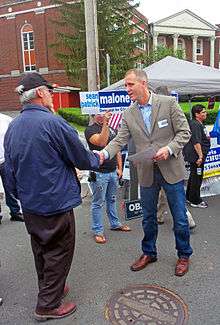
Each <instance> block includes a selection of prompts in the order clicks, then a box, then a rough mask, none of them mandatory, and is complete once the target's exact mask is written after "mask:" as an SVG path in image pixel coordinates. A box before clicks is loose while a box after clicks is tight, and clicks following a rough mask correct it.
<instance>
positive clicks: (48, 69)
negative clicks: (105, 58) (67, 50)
mask: <svg viewBox="0 0 220 325" xmlns="http://www.w3.org/2000/svg"><path fill="white" fill-rule="evenodd" d="M57 15H58V12H57V9H56V6H54V5H50V3H49V1H48V0H41V1H29V0H26V1H24V0H23V1H19V0H4V1H0V90H1V91H0V111H3V110H15V109H18V108H19V102H18V96H17V94H15V92H14V89H15V87H16V85H17V82H18V80H19V78H20V76H21V74H22V73H24V72H28V71H37V72H39V73H41V74H43V75H44V76H45V78H46V79H48V80H49V81H50V82H52V83H54V82H55V83H58V84H59V85H62V86H66V85H70V82H69V80H68V78H67V77H66V74H65V72H64V69H63V67H62V65H61V64H60V63H59V62H58V61H57V60H56V59H55V57H54V53H53V50H52V49H51V48H50V47H48V44H49V43H51V42H53V41H54V39H55V33H56V30H55V26H54V24H52V22H51V17H53V18H55V17H56V16H57Z"/></svg>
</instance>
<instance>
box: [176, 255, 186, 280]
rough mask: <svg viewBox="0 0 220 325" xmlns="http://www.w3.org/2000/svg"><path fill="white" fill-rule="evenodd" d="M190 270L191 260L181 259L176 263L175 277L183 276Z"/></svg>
mask: <svg viewBox="0 0 220 325" xmlns="http://www.w3.org/2000/svg"><path fill="white" fill-rule="evenodd" d="M188 270H189V259H188V258H179V259H178V260H177V263H176V268H175V275H176V276H183V275H184V274H186V273H187V272H188Z"/></svg>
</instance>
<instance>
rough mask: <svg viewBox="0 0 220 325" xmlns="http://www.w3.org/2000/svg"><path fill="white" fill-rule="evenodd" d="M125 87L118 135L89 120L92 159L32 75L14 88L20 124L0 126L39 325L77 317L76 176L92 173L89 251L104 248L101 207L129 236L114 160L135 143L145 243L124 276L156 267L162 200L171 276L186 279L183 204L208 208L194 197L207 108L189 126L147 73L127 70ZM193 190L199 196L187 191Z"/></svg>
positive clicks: (104, 121)
mask: <svg viewBox="0 0 220 325" xmlns="http://www.w3.org/2000/svg"><path fill="white" fill-rule="evenodd" d="M124 81H125V88H126V90H127V92H128V95H129V96H130V98H131V100H132V104H131V106H130V107H129V108H128V109H127V110H126V111H125V112H124V113H123V118H122V124H121V127H120V128H119V130H118V132H117V134H116V132H115V131H114V130H112V129H111V128H110V127H109V125H108V121H109V119H110V116H111V113H109V112H106V113H105V114H104V115H95V116H94V117H93V123H92V124H91V125H89V126H88V127H87V128H86V130H85V137H86V140H87V142H88V145H89V149H86V148H85V146H84V145H83V144H82V142H81V141H80V139H79V137H78V134H77V132H76V131H75V129H74V128H72V127H71V126H70V125H69V124H68V123H67V122H66V121H65V120H63V119H62V118H61V117H59V116H57V115H55V114H53V113H54V110H53V100H52V91H53V87H52V86H51V85H50V84H49V83H48V82H47V81H46V80H45V79H44V78H43V77H42V76H41V75H39V74H37V73H29V74H27V75H25V76H24V77H23V79H22V80H21V81H20V83H19V85H18V87H17V88H16V91H17V92H18V94H19V97H20V102H21V104H22V109H21V114H19V116H18V117H16V118H15V119H14V120H13V121H11V120H9V119H7V118H6V117H3V118H2V119H1V121H4V119H5V121H4V122H1V123H4V124H5V127H4V134H3V133H2V134H1V141H2V143H3V138H4V150H3V147H2V149H1V151H0V152H1V177H2V181H3V185H4V189H5V194H6V204H7V205H8V207H9V209H10V214H11V220H15V221H24V223H25V226H26V229H27V232H28V233H29V235H30V240H31V247H32V252H33V256H34V261H35V268H36V272H37V276H38V287H39V292H38V297H37V305H36V309H35V312H34V317H35V319H36V320H39V321H44V320H47V319H55V318H62V317H65V316H68V315H70V314H71V313H73V312H74V311H75V310H76V304H75V303H74V302H63V297H64V296H66V295H67V293H68V292H69V290H70V288H69V286H68V285H67V283H66V278H67V276H68V273H69V270H70V266H71V262H72V258H73V254H74V246H75V221H74V211H73V209H74V208H75V207H77V206H78V205H80V204H81V197H80V183H79V180H78V177H77V172H76V168H77V169H79V170H90V186H91V189H92V194H93V195H92V202H91V230H92V233H93V235H94V240H95V242H96V243H97V244H105V243H106V237H105V234H104V226H103V207H104V204H106V212H107V216H108V219H109V223H110V229H111V230H113V231H122V232H128V231H130V230H131V229H130V227H128V226H127V225H124V224H122V223H121V221H120V219H119V217H118V213H117V208H116V201H117V187H118V178H120V177H121V176H122V159H121V153H120V152H121V149H122V148H123V147H124V146H125V145H126V144H129V143H131V141H132V143H133V145H134V147H135V152H136V153H142V152H144V151H145V150H147V149H148V148H149V147H153V148H154V151H155V153H154V155H153V156H152V157H151V159H146V160H142V161H138V162H137V163H136V164H135V167H136V170H137V175H138V183H139V185H140V196H141V205H142V210H143V220H142V227H143V231H144V237H143V239H142V241H141V247H142V254H141V255H140V257H139V258H138V259H137V260H136V261H135V262H134V263H133V264H132V265H131V267H130V269H131V270H132V271H139V270H142V269H143V268H145V267H147V265H148V264H149V263H153V262H156V261H157V246H156V241H157V235H158V223H160V222H161V223H163V222H164V220H162V219H161V220H160V219H159V218H158V199H159V195H160V196H163V198H160V199H159V203H160V201H161V200H162V199H163V200H165V202H166V203H165V204H166V209H164V210H165V211H167V210H168V207H169V209H170V212H171V214H172V217H173V232H174V236H175V246H176V250H177V257H178V258H177V262H176V267H175V275H176V276H183V275H185V274H186V273H187V272H188V269H189V264H190V256H191V255H192V253H193V250H192V247H191V245H190V228H193V227H194V226H195V223H193V222H194V221H192V220H193V219H190V217H189V211H188V210H187V208H186V198H187V200H188V201H189V202H190V205H191V206H192V207H199V208H204V207H207V204H206V203H205V202H204V201H203V200H202V199H201V197H200V187H201V180H202V175H203V169H204V161H205V158H206V155H207V152H208V149H209V146H210V141H209V140H208V137H207V135H206V134H205V131H204V127H203V121H204V120H205V117H206V113H205V108H204V107H203V106H202V105H196V106H195V107H193V110H192V116H193V119H192V121H191V122H190V125H189V123H188V121H187V119H186V117H185V115H184V113H183V111H182V110H181V108H180V106H179V105H178V104H177V102H176V100H175V98H173V97H171V96H165V95H160V94H155V93H153V92H151V91H150V90H149V88H148V80H147V75H146V73H145V72H144V71H143V70H139V69H132V70H129V71H128V72H127V73H126V75H125V79H124ZM1 115H2V114H1ZM1 115H0V118H1ZM1 130H2V128H1ZM189 146H190V148H189ZM189 152H190V157H192V159H191V160H190V178H189V182H188V186H187V197H186V195H185V190H184V176H185V163H184V157H183V153H184V155H185V158H186V159H188V156H187V155H188V153H189ZM195 182H196V184H197V186H196V187H195V186H192V184H194V183H195ZM161 190H163V191H164V192H161ZM64 193H65V195H63V194H64ZM18 200H19V202H20V204H21V208H22V213H23V214H21V211H20V205H18ZM18 207H19V208H18ZM187 211H188V216H187ZM0 218H1V217H0Z"/></svg>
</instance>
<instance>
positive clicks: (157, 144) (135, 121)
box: [102, 69, 192, 276]
mask: <svg viewBox="0 0 220 325" xmlns="http://www.w3.org/2000/svg"><path fill="white" fill-rule="evenodd" d="M125 87H126V89H127V92H128V94H129V96H130V98H131V100H132V102H133V104H132V105H131V106H130V107H129V108H128V109H127V110H126V111H125V112H124V113H123V119H122V125H121V128H120V129H119V132H118V135H117V136H116V137H115V138H114V139H113V140H112V141H111V142H110V143H109V144H108V145H107V146H106V147H105V148H104V150H103V152H102V158H103V157H104V159H106V158H108V157H110V158H112V157H114V156H115V155H116V153H117V152H118V151H119V150H120V149H121V148H122V147H123V146H124V145H125V144H127V143H128V140H129V138H132V140H133V141H134V144H135V147H136V152H137V153H140V152H144V151H146V150H148V149H149V148H150V147H151V148H152V151H155V154H154V155H153V157H152V159H142V160H139V161H138V163H137V171H138V181H139V184H140V186H141V203H142V209H143V214H144V217H143V221H142V226H143V230H144V238H143V240H142V251H143V254H142V255H141V257H140V258H139V259H138V260H137V261H135V263H134V264H133V265H132V266H131V270H132V271H139V270H141V269H143V268H145V267H146V266H147V265H148V264H149V263H152V262H156V260H157V248H156V240H157V233H158V225H157V201H158V194H159V191H160V188H161V187H163V189H164V190H165V192H166V196H167V199H168V203H169V207H170V210H171V213H172V216H173V224H174V228H173V229H174V235H175V240H176V249H177V255H178V261H177V263H176V268H175V275H177V276H182V275H184V274H185V273H186V272H187V271H188V268H189V257H190V255H191V254H192V248H191V246H190V232H189V224H188V220H187V216H186V208H185V191H184V184H183V179H184V161H183V156H182V149H183V146H184V145H185V144H186V143H187V142H188V141H189V139H190V129H189V126H188V122H187V120H186V117H185V115H184V113H183V112H182V110H181V108H180V107H179V105H178V104H177V102H176V99H175V98H173V97H170V96H163V95H155V94H154V93H152V92H150V91H149V89H148V82H147V75H146V73H145V72H144V71H143V70H139V69H132V70H129V71H128V72H127V73H126V75H125Z"/></svg>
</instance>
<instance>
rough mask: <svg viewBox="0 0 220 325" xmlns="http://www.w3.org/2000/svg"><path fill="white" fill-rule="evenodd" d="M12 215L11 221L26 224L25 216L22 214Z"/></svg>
mask: <svg viewBox="0 0 220 325" xmlns="http://www.w3.org/2000/svg"><path fill="white" fill-rule="evenodd" d="M10 214H11V219H10V220H11V221H21V222H24V218H23V214H22V213H20V212H19V213H17V214H12V213H10Z"/></svg>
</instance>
